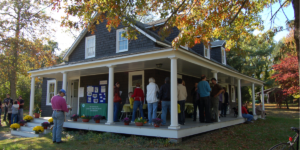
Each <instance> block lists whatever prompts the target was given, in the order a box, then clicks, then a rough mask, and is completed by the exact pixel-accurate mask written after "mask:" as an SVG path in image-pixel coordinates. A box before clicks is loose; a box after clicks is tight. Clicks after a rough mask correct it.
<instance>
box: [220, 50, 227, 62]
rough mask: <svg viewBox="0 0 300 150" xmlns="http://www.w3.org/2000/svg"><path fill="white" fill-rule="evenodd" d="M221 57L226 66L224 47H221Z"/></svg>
mask: <svg viewBox="0 0 300 150" xmlns="http://www.w3.org/2000/svg"><path fill="white" fill-rule="evenodd" d="M221 54H222V55H221V57H222V64H224V65H226V51H225V48H224V47H221Z"/></svg>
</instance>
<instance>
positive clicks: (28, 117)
mask: <svg viewBox="0 0 300 150" xmlns="http://www.w3.org/2000/svg"><path fill="white" fill-rule="evenodd" d="M32 119H33V117H31V116H29V115H27V116H25V117H24V118H23V120H25V121H26V122H30V121H31V120H32Z"/></svg>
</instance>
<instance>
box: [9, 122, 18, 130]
mask: <svg viewBox="0 0 300 150" xmlns="http://www.w3.org/2000/svg"><path fill="white" fill-rule="evenodd" d="M10 128H11V129H13V130H17V129H19V128H20V125H19V124H18V123H14V124H11V125H10Z"/></svg>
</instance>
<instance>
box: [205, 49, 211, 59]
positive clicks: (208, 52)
mask: <svg viewBox="0 0 300 150" xmlns="http://www.w3.org/2000/svg"><path fill="white" fill-rule="evenodd" d="M204 57H205V58H208V59H210V49H209V47H206V46H204Z"/></svg>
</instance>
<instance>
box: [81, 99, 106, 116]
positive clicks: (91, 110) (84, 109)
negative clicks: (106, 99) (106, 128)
mask: <svg viewBox="0 0 300 150" xmlns="http://www.w3.org/2000/svg"><path fill="white" fill-rule="evenodd" d="M79 114H80V116H83V115H85V116H95V115H101V116H104V117H105V118H107V103H98V104H93V103H82V104H80V111H79Z"/></svg>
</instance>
